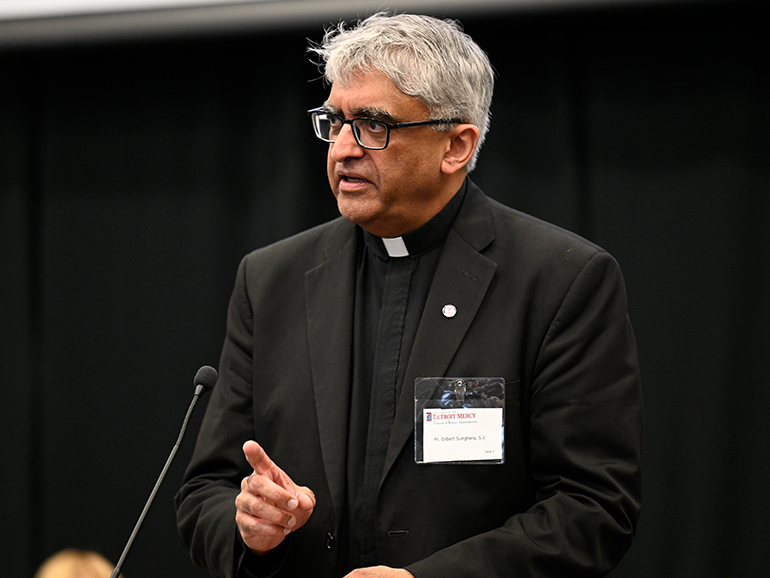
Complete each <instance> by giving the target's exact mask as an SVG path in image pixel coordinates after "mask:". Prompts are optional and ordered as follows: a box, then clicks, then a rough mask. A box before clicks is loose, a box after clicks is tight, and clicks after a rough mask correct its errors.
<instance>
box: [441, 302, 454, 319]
mask: <svg viewBox="0 0 770 578" xmlns="http://www.w3.org/2000/svg"><path fill="white" fill-rule="evenodd" d="M441 313H443V314H444V317H446V318H447V319H451V318H452V317H454V316H455V315H457V307H455V306H454V305H452V304H451V303H447V304H446V305H444V307H443V309H441Z"/></svg>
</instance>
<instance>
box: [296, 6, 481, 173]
mask: <svg viewBox="0 0 770 578" xmlns="http://www.w3.org/2000/svg"><path fill="white" fill-rule="evenodd" d="M309 50H310V52H313V53H315V54H317V55H319V56H320V57H321V59H322V60H323V62H322V63H321V64H320V65H321V66H324V77H325V78H326V80H327V81H328V82H330V83H335V82H338V83H340V84H342V85H346V84H350V83H351V82H352V80H353V77H354V76H355V75H356V74H357V73H361V72H371V71H375V70H376V71H379V72H382V73H383V74H385V75H386V76H388V77H389V78H391V80H393V82H394V83H395V85H396V86H397V87H398V88H399V90H401V91H402V92H403V93H405V94H408V95H409V96H413V97H415V98H416V99H417V100H419V101H420V102H422V103H423V104H424V105H425V106H426V107H427V108H428V110H429V111H430V116H431V118H432V119H442V118H447V119H449V118H460V119H462V121H463V122H466V123H469V124H474V125H476V126H477V127H478V128H479V131H480V133H481V136H480V138H479V143H478V146H477V147H476V152H475V153H474V155H473V158H472V159H471V161H470V162H469V163H468V171H469V172H470V171H472V170H473V169H474V168H475V166H476V160H477V157H478V153H479V149H480V148H481V145H482V143H483V142H484V139H485V138H486V134H487V131H488V130H489V121H490V112H489V107H490V104H491V102H492V91H493V89H494V71H493V69H492V65H491V64H490V63H489V58H488V57H487V55H486V54H485V53H484V51H483V50H481V48H479V46H478V44H476V42H474V40H473V39H472V38H471V37H470V36H468V35H467V34H466V33H465V32H463V31H462V29H461V27H460V24H459V23H458V22H455V21H452V20H439V19H437V18H433V17H431V16H420V15H414V14H395V15H390V14H388V13H386V12H378V13H377V14H374V15H372V16H370V17H369V18H367V19H365V20H362V21H360V22H358V24H357V26H356V27H355V28H351V29H347V28H346V25H345V23H344V22H342V23H340V24H339V25H338V26H336V27H334V28H331V29H329V30H327V31H326V34H325V35H324V38H323V41H322V43H321V44H320V45H313V46H311V47H310V49H309ZM443 128H444V130H446V129H447V127H443Z"/></svg>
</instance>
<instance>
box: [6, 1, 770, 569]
mask: <svg viewBox="0 0 770 578" xmlns="http://www.w3.org/2000/svg"><path fill="white" fill-rule="evenodd" d="M760 11H761V10H760V6H759V3H750V2H724V3H721V2H720V3H710V2H703V3H683V4H682V5H681V6H680V5H674V6H670V5H669V6H653V7H647V8H628V9H602V10H586V9H583V10H572V11H550V12H540V13H523V14H521V13H520V14H499V15H485V16H479V17H475V18H474V17H467V16H466V17H463V22H464V24H465V28H466V30H467V32H469V33H470V34H471V35H472V36H473V37H474V38H476V39H477V41H478V42H479V43H480V44H481V46H482V47H483V48H484V49H485V50H486V51H487V52H488V53H489V54H490V57H491V60H492V62H493V64H494V65H495V68H496V69H497V72H498V86H497V90H496V94H495V100H494V103H493V122H492V129H491V132H490V134H489V138H488V141H487V144H486V145H485V147H484V149H483V151H482V154H481V158H480V162H479V166H478V169H477V171H476V172H475V173H474V175H473V178H474V180H476V182H477V183H478V184H479V185H480V186H481V187H482V188H483V189H484V190H485V191H486V192H487V194H489V195H490V196H492V197H495V198H497V199H498V200H500V201H502V202H504V203H506V204H509V205H511V206H514V207H516V208H519V209H522V210H524V211H527V212H530V213H532V214H534V215H536V216H539V217H541V218H544V219H546V220H549V221H552V222H554V223H556V224H559V225H562V226H564V227H566V228H569V229H571V230H574V231H576V232H578V233H580V234H582V235H584V236H586V237H588V238H589V239H591V240H593V241H595V242H596V243H598V244H600V245H602V246H604V247H605V248H606V249H607V250H609V251H610V252H611V253H612V254H614V255H615V256H616V257H617V258H618V260H619V261H620V263H621V266H622V267H623V271H624V273H625V277H626V282H627V285H628V291H629V299H630V309H631V316H632V321H633V323H634V326H635V329H636V333H637V339H638V342H639V350H640V355H641V361H642V373H643V383H644V389H645V404H646V431H645V443H646V445H645V507H644V512H643V515H642V520H641V523H640V526H639V531H638V535H637V540H636V542H635V544H634V546H633V547H632V549H631V551H630V552H629V554H628V555H627V557H626V559H625V560H624V561H623V562H622V563H621V565H620V567H619V568H618V569H617V570H616V571H615V572H614V573H613V576H615V577H616V578H618V577H641V576H645V577H658V576H671V577H682V578H684V577H689V576H701V577H705V578H708V577H714V578H716V577H723V576H758V575H762V574H763V573H764V572H766V569H767V568H768V567H770V560H768V556H767V555H766V554H765V551H766V546H765V544H766V542H767V540H768V538H770V531H768V530H767V525H766V520H767V519H768V517H770V498H768V492H767V490H766V488H767V486H768V483H769V482H770V472H769V471H768V470H770V466H769V465H768V464H770V459H768V454H769V453H770V451H769V450H770V426H768V423H770V421H769V420H768V417H767V416H768V415H769V414H770V329H768V327H770V278H769V277H770V228H769V227H768V224H770V167H769V165H770V162H769V161H770V155H769V154H768V153H769V152H770V146H768V145H769V143H768V139H769V137H770V86H769V83H768V71H769V70H770V69H769V68H768V61H767V56H766V55H767V54H768V53H770V51H768V48H770V46H768V44H770V42H769V41H768V35H767V33H766V31H765V30H764V29H763V27H761V25H760V23H761V21H762V17H761V16H760ZM449 15H450V16H451V14H449ZM324 24H325V23H323V22H319V23H318V26H317V27H312V28H307V29H294V28H286V29H283V30H275V31H272V32H259V33H253V34H240V35H237V36H234V35H230V36H223V35H219V36H211V37H197V38H191V37H187V38H176V39H171V38H168V39H155V40H144V41H134V42H122V43H117V42H115V43H110V42H100V43H98V44H85V43H83V44H80V45H68V46H58V47H45V48H26V49H10V48H7V49H4V50H2V51H0V218H1V219H2V227H0V244H1V245H0V247H1V250H0V307H2V309H1V315H2V316H1V317H0V320H1V321H0V328H1V329H2V332H1V333H2V342H0V346H1V348H0V369H1V370H2V371H0V378H2V386H1V387H2V392H3V395H2V402H0V428H1V429H0V434H2V445H1V446H0V447H2V456H1V458H2V468H3V474H2V476H0V479H2V487H1V488H0V491H1V492H2V493H1V497H0V500H2V502H0V504H1V505H2V523H0V552H2V559H0V567H2V568H3V571H2V574H3V576H9V577H11V578H25V577H31V576H32V574H33V573H34V570H35V568H36V566H37V565H38V564H39V563H40V562H41V561H42V560H43V559H44V558H45V557H46V556H48V555H50V554H52V553H54V552H55V551H57V550H59V549H62V548H65V547H78V548H86V549H95V550H98V551H99V552H101V553H103V554H105V555H106V556H107V557H108V558H111V559H112V560H113V561H115V560H117V558H118V556H119V554H120V552H121V551H122V548H123V545H124V543H125V541H126V539H127V538H128V535H129V534H130V531H131V529H132V528H133V525H134V522H135V521H136V518H137V516H138V515H139V512H140V510H141V507H142V505H143V504H144V501H145V499H146V496H147V495H148V494H149V491H150V490H151V488H152V485H153V483H154V481H155V478H156V476H157V473H158V472H159V471H160V468H161V467H162V465H163V463H164V461H165V459H166V456H167V455H168V452H169V451H170V449H171V446H172V445H173V443H174V441H175V440H176V436H177V433H178V428H179V425H180V422H181V419H182V417H183V414H184V411H185V409H186V407H187V403H188V402H189V399H190V397H191V395H192V381H191V380H192V377H193V375H194V374H195V371H196V370H197V368H198V367H199V366H200V365H202V364H204V363H208V364H212V365H215V366H216V364H217V361H218V356H219V349H220V346H221V342H222V339H223V336H224V321H225V309H226V305H227V300H228V298H229V293H230V289H231V287H232V283H233V279H234V274H235V268H236V266H237V263H238V261H239V259H240V257H241V256H242V255H243V254H244V253H246V252H247V251H249V250H251V249H253V248H256V247H258V246H261V245H264V244H266V243H269V242H272V241H275V240H278V239H280V238H282V237H285V236H287V235H290V234H293V233H295V232H298V231H300V230H303V229H305V228H307V227H309V226H312V225H314V224H317V223H320V222H323V221H325V220H328V219H329V218H332V217H334V216H336V214H337V212H336V207H335V204H334V200H333V197H332V195H331V193H330V192H329V190H328V184H327V182H326V177H325V148H326V147H325V145H323V144H322V143H320V142H319V141H317V140H316V139H315V138H314V137H313V136H312V134H311V128H310V124H309V121H308V119H307V117H306V115H305V113H304V111H305V110H307V109H309V108H312V107H315V106H318V105H319V104H321V103H322V102H323V99H324V98H325V96H326V94H327V88H326V87H324V85H323V83H322V82H321V81H320V80H319V79H318V78H319V72H318V70H317V68H316V67H315V66H314V65H313V64H312V63H310V62H309V61H308V56H307V55H306V54H305V48H306V44H307V42H306V38H311V39H315V40H318V39H320V36H321V31H322V26H323V25H324ZM264 362H265V363H269V360H264ZM202 410H203V407H201V408H200V409H199V413H198V415H196V416H195V417H194V419H193V423H192V425H191V430H190V435H188V438H189V439H187V440H186V443H185V445H184V446H183V447H182V450H181V452H180V454H179V457H178V460H177V462H176V463H175V465H174V467H173V468H172V470H171V472H170V475H169V479H168V480H167V482H166V485H165V486H164V487H163V488H162V489H161V491H160V493H159V495H158V499H157V501H156V504H155V506H154V507H153V509H152V510H151V512H150V515H149V517H148V519H147V521H146V523H145V527H144V529H143V532H142V534H140V536H139V538H138V539H137V541H136V543H135V545H134V549H133V551H132V554H131V555H130V556H129V558H128V560H127V562H126V565H125V567H124V570H125V574H126V576H128V577H129V578H149V577H154V576H158V577H161V576H163V577H167V576H188V577H193V576H203V573H201V572H199V571H197V570H195V569H194V568H193V567H192V565H191V563H190V562H189V561H188V559H187V555H186V553H185V552H184V551H183V549H182V547H181V545H180V544H179V541H178V539H177V537H176V530H175V523H174V514H173V508H172V504H171V498H172V496H173V494H174V492H175V490H176V487H177V486H178V483H179V480H180V478H181V475H182V471H183V469H184V465H185V463H186V461H187V460H188V459H189V456H190V453H191V451H192V445H193V441H194V435H195V433H196V431H197V425H198V423H199V420H200V417H201V416H202V413H203V412H202Z"/></svg>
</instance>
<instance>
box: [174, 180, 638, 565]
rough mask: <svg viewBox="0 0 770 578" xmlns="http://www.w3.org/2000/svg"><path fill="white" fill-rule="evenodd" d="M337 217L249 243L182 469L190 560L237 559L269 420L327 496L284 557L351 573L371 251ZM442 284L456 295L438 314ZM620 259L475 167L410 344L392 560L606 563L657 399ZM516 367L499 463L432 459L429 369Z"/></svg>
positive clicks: (628, 520) (395, 454) (303, 478)
mask: <svg viewBox="0 0 770 578" xmlns="http://www.w3.org/2000/svg"><path fill="white" fill-rule="evenodd" d="M359 242H361V240H360V232H359V231H358V229H357V227H356V226H355V225H353V224H351V223H349V222H347V221H345V220H344V219H341V218H340V219H337V220H335V221H332V222H330V223H327V224H325V225H322V226H320V227H317V228H314V229H311V230H309V231H306V232H304V233H301V234H299V235H297V236H294V237H292V238H289V239H286V240H283V241H281V242H279V243H277V244H274V245H271V246H269V247H266V248H263V249H260V250H257V251H255V252H253V253H251V254H249V255H248V256H246V257H245V258H244V259H243V261H242V262H241V265H240V267H239V270H238V275H237V280H236V284H235V289H234V292H233V295H232V299H231V302H230V307H229V313H228V325H227V337H226V341H225V344H224V348H223V352H222V358H221V361H220V368H219V369H220V379H219V383H218V385H217V387H216V389H215V391H214V392H213V394H212V398H211V400H210V403H209V406H208V409H207V413H206V416H205V418H204V421H203V424H202V427H201V431H200V434H199V437H198V442H197V446H196V449H195V454H194V456H193V459H192V461H191V464H190V466H189V468H188V471H187V474H186V478H185V483H184V486H183V487H182V489H181V490H180V492H179V494H178V496H177V504H178V520H179V528H180V534H181V536H182V539H183V541H184V542H185V544H186V545H187V547H188V549H189V550H190V552H191V555H192V557H193V560H194V561H195V562H196V563H197V564H199V565H201V566H203V567H205V568H208V569H209V571H210V572H211V573H212V574H214V575H215V576H223V577H225V576H226V577H229V576H232V573H233V557H234V554H233V552H234V547H235V546H234V545H235V544H236V543H237V540H238V539H239V538H238V537H237V529H236V526H235V521H234V517H235V506H234V503H233V502H234V499H235V496H236V495H237V493H238V491H239V485H240V481H241V479H242V478H243V477H244V476H245V475H248V474H249V473H250V470H249V467H248V464H247V463H246V461H245V458H244V457H243V454H242V451H241V446H242V444H243V442H245V441H246V440H248V439H252V438H253V439H256V440H257V441H258V442H259V443H260V444H261V445H262V446H263V447H264V448H265V450H266V451H267V453H268V455H270V456H271V458H272V459H273V460H274V461H275V462H276V463H277V464H278V465H279V466H280V467H281V468H282V469H284V470H285V471H286V472H287V474H288V475H289V476H291V477H292V479H294V481H295V482H296V483H298V484H300V485H307V486H309V487H310V488H311V489H312V490H313V491H314V492H315V494H316V498H317V507H316V509H315V511H314V513H313V515H312V516H311V517H310V519H309V521H308V523H307V524H306V525H305V526H304V527H303V528H301V529H300V530H298V531H297V532H294V533H293V534H291V535H290V543H289V547H288V553H287V556H286V560H285V562H284V564H283V566H282V568H281V571H280V573H279V575H280V576H293V577H297V576H314V577H327V576H328V577H332V576H335V568H336V565H337V562H336V556H337V551H338V549H337V548H335V546H334V540H335V538H336V536H337V533H338V531H339V524H340V520H342V518H343V516H344V513H343V508H344V498H345V495H346V493H345V471H346V447H347V435H348V429H347V428H348V417H349V416H348V411H349V404H348V401H349V391H350V368H351V347H352V335H353V328H352V319H353V301H354V299H353V297H354V280H355V262H356V252H357V250H358V243H359ZM446 304H453V305H455V306H456V308H457V315H456V316H454V317H452V318H447V317H445V316H444V315H443V314H442V308H443V306H444V305H446ZM626 309H627V307H626V294H625V289H624V284H623V280H622V276H621V273H620V270H619V268H618V266H617V264H616V262H615V261H614V259H612V257H611V256H610V255H608V254H607V253H606V252H604V251H603V250H602V249H600V248H599V247H597V246H595V245H593V244H591V243H589V242H587V241H585V240H584V239H582V238H580V237H578V236H576V235H574V234H572V233H569V232H566V231H564V230H562V229H559V228H557V227H555V226H553V225H549V224H547V223H544V222H542V221H539V220H537V219H534V218H532V217H530V216H527V215H524V214H522V213H520V212H517V211H514V210H512V209H509V208H507V207H504V206H502V205H500V204H499V203H497V202H495V201H493V200H491V199H489V198H487V197H486V196H485V195H484V194H483V193H482V192H481V191H480V190H479V189H478V188H477V187H476V186H475V185H474V184H473V183H471V182H469V183H468V191H467V194H466V198H465V199H464V201H463V204H462V206H461V208H460V211H459V213H458V215H457V218H456V220H455V223H454V224H453V226H452V229H451V231H450V232H449V235H448V237H447V239H446V243H445V246H444V249H443V253H442V255H441V259H440V262H439V265H438V269H437V271H436V274H435V278H434V280H433V284H432V286H431V290H430V294H429V296H428V300H427V303H426V306H425V310H424V312H423V316H422V319H421V322H420V326H419V329H418V332H417V336H416V339H415V343H414V347H413V350H412V354H411V357H410V360H409V363H408V368H407V372H406V379H405V382H404V387H403V388H402V394H401V397H400V399H399V401H398V405H397V410H396V416H395V422H394V426H393V431H392V435H391V438H390V440H389V445H388V451H387V458H386V463H385V469H384V473H383V476H382V482H381V486H380V490H379V497H378V501H377V522H376V524H377V547H378V552H379V556H380V561H381V563H382V564H385V565H389V566H395V567H406V568H407V569H409V570H410V571H412V573H413V574H414V575H415V576H416V577H417V578H430V577H434V576H435V577H448V576H452V577H453V578H463V577H468V578H471V577H473V578H481V577H484V578H489V577H495V576H512V577H513V576H516V577H535V576H571V577H574V576H598V575H603V574H605V573H606V572H608V571H609V570H610V569H611V568H612V567H613V566H614V565H615V564H616V563H617V562H618V561H619V559H620V558H621V557H622V555H623V554H624V553H625V551H626V549H627V548H628V546H629V544H630V541H631V538H632V535H633V532H634V528H635V524H636V520H637V517H638V515H639V509H640V502H641V479H640V461H641V455H640V454H641V426H642V399H641V389H640V382H639V372H638V361H637V354H636V346H635V342H634V337H633V333H632V330H631V325H630V323H629V320H628V316H627V311H626ZM423 376H429V377H432V376H452V377H472V376H490V377H504V378H505V380H506V424H505V452H506V454H505V463H504V464H503V465H418V464H416V463H415V460H414V443H413V442H414V440H413V430H414V400H413V387H412V385H413V384H414V380H415V378H417V377H423Z"/></svg>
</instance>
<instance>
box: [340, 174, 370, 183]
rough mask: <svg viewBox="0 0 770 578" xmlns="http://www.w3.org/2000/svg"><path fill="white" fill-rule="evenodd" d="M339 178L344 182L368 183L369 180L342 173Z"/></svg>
mask: <svg viewBox="0 0 770 578" xmlns="http://www.w3.org/2000/svg"><path fill="white" fill-rule="evenodd" d="M341 180H343V181H345V182H346V183H368V182H369V181H368V180H366V179H361V178H358V177H350V176H347V175H343V176H342V179H341Z"/></svg>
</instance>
